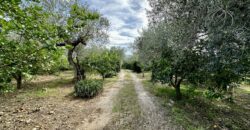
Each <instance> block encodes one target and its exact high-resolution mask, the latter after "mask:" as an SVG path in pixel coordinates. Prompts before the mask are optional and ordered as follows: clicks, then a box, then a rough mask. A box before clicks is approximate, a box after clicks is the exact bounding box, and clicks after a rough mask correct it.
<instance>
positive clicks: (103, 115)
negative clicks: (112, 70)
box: [77, 70, 124, 130]
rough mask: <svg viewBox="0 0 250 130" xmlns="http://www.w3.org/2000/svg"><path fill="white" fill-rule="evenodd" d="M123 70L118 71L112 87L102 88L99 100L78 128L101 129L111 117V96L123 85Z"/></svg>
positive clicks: (87, 129) (80, 129) (85, 129)
mask: <svg viewBox="0 0 250 130" xmlns="http://www.w3.org/2000/svg"><path fill="white" fill-rule="evenodd" d="M123 81H124V72H123V70H122V71H121V72H120V73H119V80H118V82H117V83H115V84H114V85H113V86H112V87H110V88H108V89H106V90H104V92H103V94H102V95H101V96H100V100H99V101H97V102H96V104H95V105H94V106H95V108H94V109H95V110H94V111H93V113H92V114H90V115H89V116H88V117H87V118H85V121H84V122H83V124H82V125H80V126H79V127H78V128H77V129H78V130H101V129H103V128H104V127H105V126H106V125H107V124H108V122H109V121H110V119H111V118H112V108H113V101H112V100H113V98H115V96H116V95H117V93H118V92H119V90H120V89H121V88H122V87H123Z"/></svg>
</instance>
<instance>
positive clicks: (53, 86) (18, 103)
mask: <svg viewBox="0 0 250 130" xmlns="http://www.w3.org/2000/svg"><path fill="white" fill-rule="evenodd" d="M129 73H131V72H129ZM131 76H132V78H133V83H134V87H135V91H136V93H137V97H138V102H139V103H138V104H139V106H140V109H141V111H142V113H143V114H142V116H143V123H142V124H140V125H141V127H140V128H141V129H144V130H153V129H181V128H179V127H176V126H174V125H171V124H170V119H168V118H167V115H166V113H164V112H163V111H162V110H161V108H160V107H159V106H160V105H159V104H158V103H157V102H156V101H155V100H154V97H153V96H152V95H150V94H149V93H147V92H146V91H145V90H144V89H143V86H142V84H141V81H140V80H139V79H138V78H137V77H136V75H134V74H133V73H131ZM72 77H73V73H72V72H67V73H64V74H60V75H59V76H38V77H37V78H36V79H35V80H32V81H30V83H29V84H28V85H27V88H26V89H23V90H20V91H17V92H15V93H12V94H7V95H2V96H0V129H1V130H72V129H77V130H100V129H104V128H105V126H106V125H107V124H108V123H109V122H110V121H111V120H112V118H113V117H114V116H113V115H114V113H112V109H113V99H114V98H115V97H116V96H117V94H118V92H119V90H120V89H121V88H122V87H124V82H128V81H126V80H124V71H121V73H120V74H119V75H118V79H116V80H114V79H112V80H110V81H108V82H106V83H105V85H104V90H103V92H102V93H101V94H99V95H98V96H97V97H95V98H92V99H88V100H87V99H79V98H75V97H74V95H73V91H74V90H73V88H74V87H73V86H74V84H73V83H72V82H71V79H72ZM130 80H131V79H130ZM138 129H139V128H138Z"/></svg>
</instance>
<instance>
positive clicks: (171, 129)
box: [131, 73, 181, 130]
mask: <svg viewBox="0 0 250 130" xmlns="http://www.w3.org/2000/svg"><path fill="white" fill-rule="evenodd" d="M131 77H132V79H133V82H134V84H135V90H136V93H137V95H138V100H139V105H140V107H141V109H142V112H143V115H142V116H143V118H144V120H145V121H144V123H143V128H140V129H144V130H179V129H181V128H178V127H176V126H173V125H172V124H170V120H169V119H167V117H164V116H165V115H166V114H165V113H164V111H163V110H161V107H160V105H159V104H158V103H157V101H155V99H154V97H153V96H152V95H150V94H149V93H148V92H146V91H145V90H144V88H143V85H142V83H141V81H140V80H139V79H138V78H137V76H136V75H135V74H134V73H131Z"/></svg>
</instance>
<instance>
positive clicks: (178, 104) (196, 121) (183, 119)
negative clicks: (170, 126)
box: [143, 78, 250, 130]
mask: <svg viewBox="0 0 250 130" xmlns="http://www.w3.org/2000/svg"><path fill="white" fill-rule="evenodd" d="M147 79H148V78H147ZM143 84H144V86H145V88H146V89H147V90H148V91H149V92H151V93H152V94H153V95H155V96H157V97H158V101H159V102H161V104H162V106H164V107H165V109H166V111H169V112H170V116H171V117H172V118H173V119H174V121H176V122H177V123H179V124H180V125H182V126H183V127H184V128H186V129H190V130H194V129H234V130H242V129H248V127H249V126H250V124H249V122H248V117H249V116H250V111H249V109H246V106H244V105H242V104H241V103H240V102H242V103H243V102H246V101H247V100H249V98H250V97H249V95H246V96H244V97H242V96H240V95H242V91H241V90H240V89H236V94H237V95H235V100H237V101H238V103H239V104H238V103H237V104H234V103H227V102H222V101H221V100H209V99H207V97H206V96H205V95H204V92H203V90H202V89H193V87H192V86H188V85H182V86H181V91H182V92H183V99H182V100H181V101H177V100H175V90H174V89H173V88H171V87H170V86H167V85H161V84H152V83H151V82H150V81H149V80H144V81H143ZM243 93H245V94H247V93H246V92H243ZM246 105H247V104H246Z"/></svg>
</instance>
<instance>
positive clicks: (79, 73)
mask: <svg viewBox="0 0 250 130" xmlns="http://www.w3.org/2000/svg"><path fill="white" fill-rule="evenodd" d="M74 50H75V47H74V48H73V49H70V50H69V51H68V62H69V64H70V65H72V66H73V69H74V73H75V74H74V79H73V80H74V81H80V80H82V79H85V71H84V69H82V68H81V66H80V64H79V62H78V60H77V62H74V59H73V53H74Z"/></svg>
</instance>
